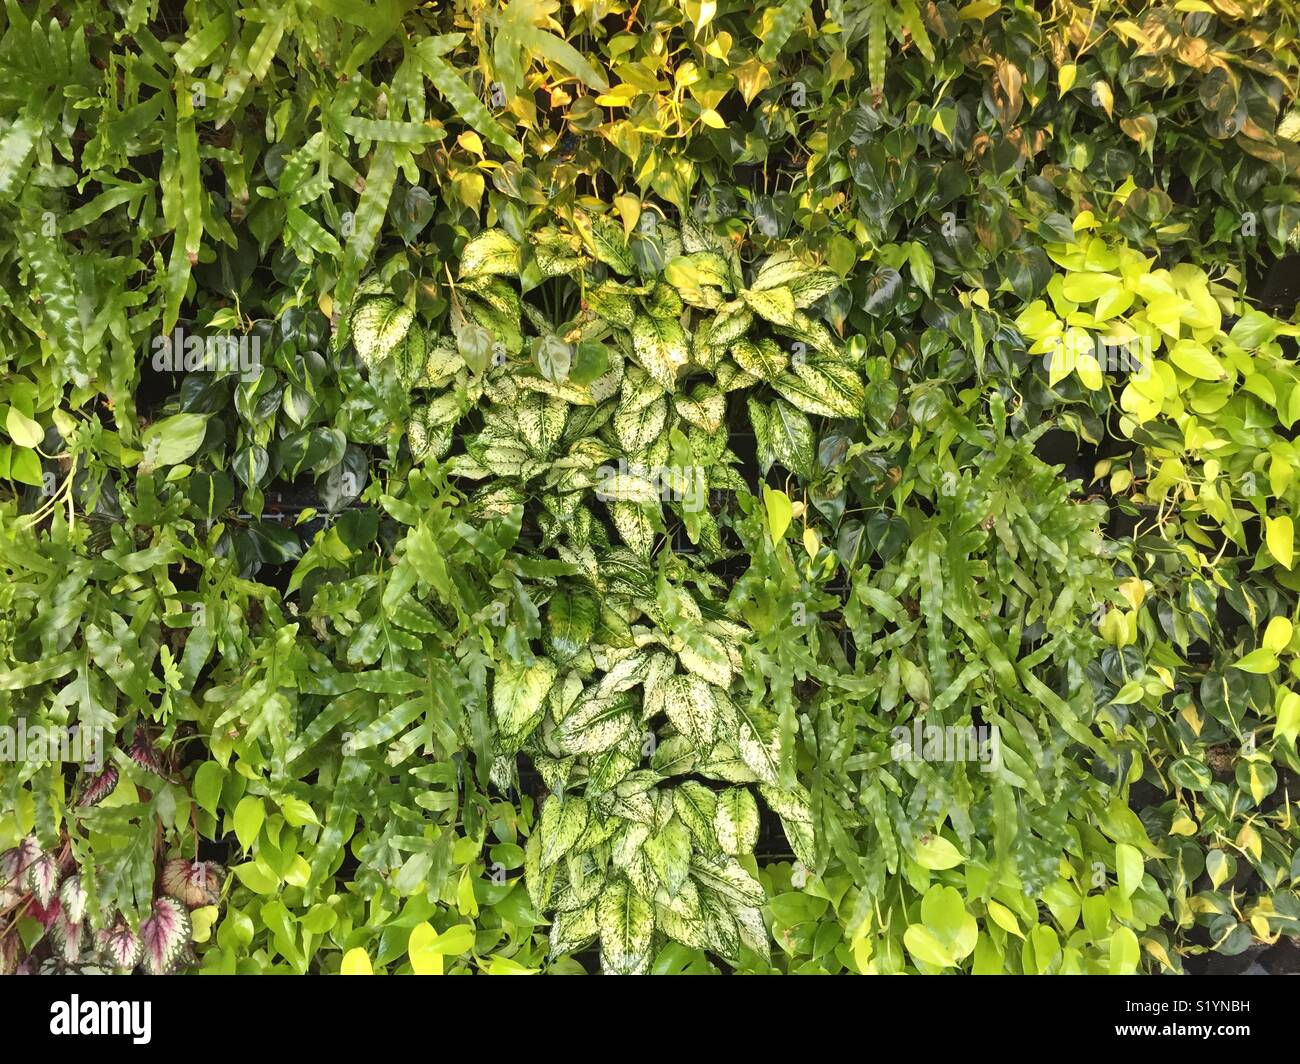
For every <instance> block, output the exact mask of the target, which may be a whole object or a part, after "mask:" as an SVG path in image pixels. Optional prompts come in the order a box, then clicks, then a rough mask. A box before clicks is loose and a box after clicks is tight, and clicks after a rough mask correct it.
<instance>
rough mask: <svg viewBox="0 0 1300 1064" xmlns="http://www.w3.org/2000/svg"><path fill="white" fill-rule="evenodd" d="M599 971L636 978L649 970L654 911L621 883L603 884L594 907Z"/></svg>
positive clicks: (623, 882) (646, 902)
mask: <svg viewBox="0 0 1300 1064" xmlns="http://www.w3.org/2000/svg"><path fill="white" fill-rule="evenodd" d="M596 921H597V925H598V927H599V929H600V962H601V968H602V969H603V970H604V971H605V972H606V973H608V974H611V975H639V974H644V973H645V972H647V971H649V969H650V960H651V957H650V943H651V940H652V938H653V937H654V928H655V919H654V909H653V907H652V906H651V904H650V902H648V901H647V900H646V899H645V898H643V897H641V895H640V894H638V893H637V892H636V891H635V890H632V889H631V888H630V887H629V886H628V884H627V883H626V882H625V881H623V880H615V881H613V882H610V883H608V884H606V886H605V889H604V890H603V891H602V892H601V895H600V901H599V903H598V904H597V911H596Z"/></svg>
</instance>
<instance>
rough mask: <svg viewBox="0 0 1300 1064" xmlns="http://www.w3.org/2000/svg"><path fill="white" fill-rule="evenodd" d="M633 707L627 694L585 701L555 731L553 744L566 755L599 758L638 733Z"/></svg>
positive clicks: (592, 698) (585, 699)
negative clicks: (593, 755) (597, 756)
mask: <svg viewBox="0 0 1300 1064" xmlns="http://www.w3.org/2000/svg"><path fill="white" fill-rule="evenodd" d="M633 706H634V703H633V701H632V699H631V697H630V696H628V695H626V694H621V695H612V696H610V697H608V698H598V697H591V698H584V699H583V700H582V701H580V702H579V703H578V704H577V705H576V706H575V707H574V708H573V709H572V710H571V711H570V712H569V714H568V715H567V716H566V717H565V718H564V720H563V722H562V723H561V724H560V725H559V726H558V727H556V729H555V732H554V736H553V738H554V741H555V744H556V745H557V746H558V747H559V748H560V749H561V750H562V751H563V752H564V753H566V754H588V755H590V754H598V753H601V752H603V751H605V750H609V749H611V748H612V747H614V746H616V745H618V743H620V742H621V741H623V740H624V739H625V738H627V737H628V736H636V735H637V734H639V733H638V729H637V723H636V714H635V713H634V712H633Z"/></svg>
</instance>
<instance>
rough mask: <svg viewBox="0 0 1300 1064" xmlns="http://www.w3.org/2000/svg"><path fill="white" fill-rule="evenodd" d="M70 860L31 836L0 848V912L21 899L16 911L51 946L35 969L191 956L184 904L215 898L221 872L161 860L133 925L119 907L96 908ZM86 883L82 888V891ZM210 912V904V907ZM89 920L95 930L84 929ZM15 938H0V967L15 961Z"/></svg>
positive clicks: (150, 965) (135, 964)
mask: <svg viewBox="0 0 1300 1064" xmlns="http://www.w3.org/2000/svg"><path fill="white" fill-rule="evenodd" d="M72 864H73V861H72V858H71V855H70V854H69V852H68V851H67V850H66V849H65V850H64V851H63V852H61V853H54V852H50V851H44V850H42V849H41V847H40V844H39V842H38V841H37V839H36V838H35V837H34V836H28V837H27V838H25V839H23V840H22V841H21V842H19V844H18V845H17V846H14V847H12V848H11V849H8V850H6V851H5V852H4V853H0V912H3V911H12V910H13V909H14V908H15V907H16V906H17V905H19V904H23V903H24V902H25V904H23V909H24V913H25V914H26V915H27V916H29V917H31V918H32V919H34V920H37V921H39V922H40V923H41V924H42V925H43V926H44V927H45V928H47V929H48V930H47V934H48V936H49V937H50V939H51V941H52V942H53V944H54V947H55V950H56V953H55V955H54V956H51V957H49V958H47V959H46V960H45V961H44V962H43V963H42V966H41V969H40V971H41V973H42V974H45V973H47V972H48V973H56V972H61V971H69V970H71V971H77V972H81V973H83V974H101V973H107V972H128V971H131V970H133V969H135V968H140V969H141V970H143V971H145V972H148V973H149V974H152V975H162V974H165V973H168V972H172V971H174V970H175V969H176V968H177V967H178V966H179V965H181V964H182V963H184V962H185V960H186V959H187V958H189V959H190V960H192V950H191V947H190V936H191V934H192V931H193V924H192V922H191V917H190V912H191V910H194V909H198V908H202V907H211V906H215V905H216V904H217V900H218V898H219V897H220V895H221V883H222V879H223V872H222V870H221V869H220V868H219V867H218V866H216V865H214V864H212V863H211V862H208V861H187V860H185V859H184V858H176V859H173V860H171V861H168V862H167V863H166V864H165V865H164V867H163V870H162V873H161V875H160V877H159V884H158V886H159V892H158V894H157V896H156V897H155V898H154V901H153V908H152V910H151V911H150V912H149V915H148V916H147V917H146V918H145V919H144V920H142V921H140V922H139V924H138V926H135V927H133V926H132V925H131V924H130V923H129V922H128V921H127V920H126V918H125V917H124V916H123V915H122V914H121V913H114V912H109V913H108V914H106V915H105V914H103V913H101V914H100V918H99V919H97V920H94V921H92V920H91V919H90V916H91V909H92V908H95V907H98V905H99V902H98V899H97V898H96V897H95V896H94V894H93V890H94V886H93V883H90V884H88V883H86V882H83V880H82V877H81V876H80V875H79V874H76V873H72V874H68V872H67V869H68V868H69V866H71V865H72ZM88 887H89V889H88ZM211 911H212V912H213V913H215V910H211ZM92 924H93V925H94V927H95V928H97V930H92ZM18 947H19V940H18V937H17V936H6V937H4V938H2V939H0V949H3V950H4V951H5V953H6V954H8V956H5V957H3V958H0V960H3V961H4V963H3V965H0V967H3V968H4V969H5V970H12V969H13V968H14V967H15V966H16V954H17V951H18Z"/></svg>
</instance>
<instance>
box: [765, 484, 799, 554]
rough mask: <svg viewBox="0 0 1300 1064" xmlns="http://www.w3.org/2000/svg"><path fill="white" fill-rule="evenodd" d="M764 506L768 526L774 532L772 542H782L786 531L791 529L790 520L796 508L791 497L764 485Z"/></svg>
mask: <svg viewBox="0 0 1300 1064" xmlns="http://www.w3.org/2000/svg"><path fill="white" fill-rule="evenodd" d="M763 505H764V506H765V507H766V508H767V525H768V527H769V528H770V529H771V530H772V542H773V543H779V542H781V537H782V536H784V535H785V530H786V529H787V528H789V527H790V518H791V517H792V516H793V514H794V508H793V507H792V506H791V505H790V497H789V496H788V495H786V493H785V492H783V491H780V490H777V489H775V488H769V487H768V486H767V485H766V484H764V485H763Z"/></svg>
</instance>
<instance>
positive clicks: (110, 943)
mask: <svg viewBox="0 0 1300 1064" xmlns="http://www.w3.org/2000/svg"><path fill="white" fill-rule="evenodd" d="M95 945H96V946H97V947H98V949H99V952H100V954H101V955H102V956H103V958H104V961H105V963H107V964H108V965H109V966H111V967H113V968H117V969H119V970H122V971H126V970H128V969H131V968H134V967H135V966H136V965H137V964H139V963H140V959H141V957H143V956H144V943H142V942H141V941H140V936H139V935H137V934H136V933H135V932H134V931H132V930H131V928H130V927H129V926H128V925H127V923H126V921H125V920H121V919H119V920H118V921H117V922H116V923H114V924H112V925H111V926H109V927H106V928H105V929H104V930H102V931H100V932H99V934H97V935H96V936H95Z"/></svg>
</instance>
